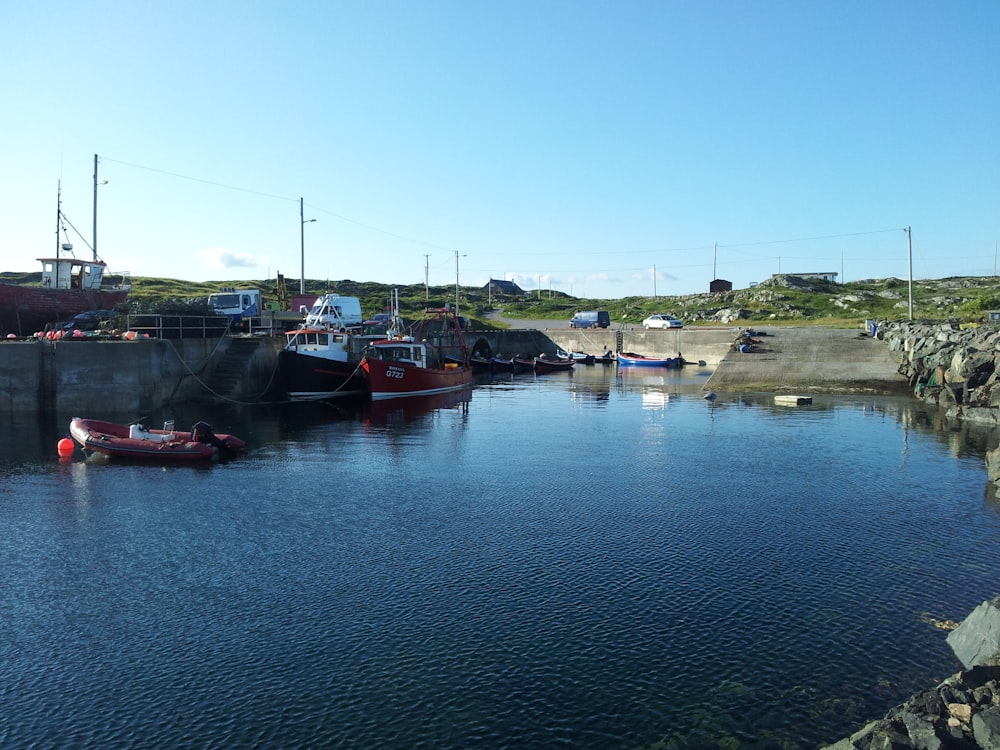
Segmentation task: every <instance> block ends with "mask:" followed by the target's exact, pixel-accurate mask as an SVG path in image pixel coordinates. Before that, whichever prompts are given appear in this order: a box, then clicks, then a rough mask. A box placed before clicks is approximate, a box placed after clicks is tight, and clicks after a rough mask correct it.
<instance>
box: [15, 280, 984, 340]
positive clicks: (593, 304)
mask: <svg viewBox="0 0 1000 750" xmlns="http://www.w3.org/2000/svg"><path fill="white" fill-rule="evenodd" d="M39 280H40V274H38V273H34V274H31V273H0V281H6V282H12V283H31V282H35V283H37V282H38V281H39ZM132 284H133V289H132V294H131V296H130V301H129V306H130V311H132V312H161V313H187V314H199V315H200V314H205V313H206V312H207V305H206V301H207V298H208V295H209V294H211V293H212V292H217V291H219V290H220V289H222V288H223V287H227V286H232V287H237V288H259V289H261V290H263V291H264V295H265V298H266V299H267V300H269V301H275V302H276V301H277V300H278V289H277V282H276V281H275V280H274V279H270V280H260V281H205V282H193V281H183V280H180V279H159V278H148V277H133V278H132ZM394 290H398V292H399V300H400V307H401V313H402V314H403V315H404V316H406V317H410V318H413V317H419V315H420V311H421V310H422V309H423V308H424V307H425V306H433V307H438V306H441V305H444V304H445V303H454V302H455V287H454V286H432V287H430V289H429V290H425V288H424V285H423V284H411V285H393V284H378V283H374V282H358V281H350V280H342V281H335V282H327V281H317V280H307V281H306V293H307V294H311V295H318V294H321V293H323V292H325V291H330V292H336V293H338V294H342V295H347V296H353V297H358V298H359V299H360V300H361V306H362V310H363V311H364V313H365V314H366V315H372V314H374V313H376V312H381V311H382V310H384V309H386V308H387V306H388V305H389V304H390V301H391V299H392V295H393V291H394ZM297 293H298V282H297V280H296V281H294V282H293V283H292V284H290V285H289V288H288V295H289V299H290V297H291V295H293V294H297ZM909 296H910V294H909V283H908V282H907V281H905V280H901V279H896V278H887V279H866V280H862V281H854V282H849V283H846V284H835V283H831V282H826V281H818V280H812V279H809V280H805V279H801V278H798V277H796V276H789V275H779V276H775V277H773V278H772V279H770V280H768V281H767V282H764V283H761V284H759V285H758V286H755V287H752V288H749V289H737V290H733V291H731V292H721V293H715V294H711V293H704V294H689V295H682V296H660V297H658V298H656V299H654V298H653V297H624V298H621V299H587V298H577V297H572V296H570V295H568V294H565V293H563V292H557V291H551V292H546V291H543V292H542V293H541V296H538V295H530V296H503V295H497V294H494V295H492V297H490V296H488V295H487V293H486V292H485V291H483V290H482V289H479V288H472V287H462V288H461V289H460V293H459V307H460V311H461V312H462V313H463V314H464V315H468V316H469V317H472V318H475V319H476V320H479V321H483V320H485V319H486V317H487V314H488V313H489V312H490V311H491V310H501V311H502V314H503V317H507V318H527V319H543V320H544V319H548V320H565V321H568V320H569V319H570V317H572V315H573V313H574V312H575V311H577V310H596V309H601V310H608V311H609V312H610V314H611V319H612V321H613V322H614V324H616V325H617V324H620V323H627V324H631V325H636V324H638V323H639V322H640V321H641V320H642V319H643V318H645V317H646V316H647V315H649V314H651V313H654V312H659V313H667V314H670V315H673V316H674V317H677V318H680V319H682V320H684V321H685V322H686V323H687V324H689V325H692V324H693V325H697V324H699V323H702V324H717V323H731V322H733V321H736V320H745V321H754V322H773V323H782V324H785V325H788V324H797V323H802V324H827V325H838V326H840V325H843V326H850V327H853V326H856V325H860V324H862V323H863V322H864V321H865V320H867V319H869V318H872V319H885V320H898V319H905V318H907V317H908V316H909ZM913 308H914V317H915V318H919V319H922V320H952V321H957V322H972V321H979V320H982V319H983V318H984V317H985V315H986V312H987V311H989V310H1000V279H998V278H997V277H994V276H983V277H979V276H963V277H950V278H944V279H922V280H919V281H914V282H913Z"/></svg>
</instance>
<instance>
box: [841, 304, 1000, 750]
mask: <svg viewBox="0 0 1000 750" xmlns="http://www.w3.org/2000/svg"><path fill="white" fill-rule="evenodd" d="M874 335H875V336H876V338H878V339H881V340H883V341H885V343H886V344H887V345H888V347H889V349H890V351H892V352H893V353H894V356H895V357H896V358H897V359H898V361H899V372H900V374H901V375H903V376H904V377H906V378H907V381H908V383H909V386H910V388H912V389H913V395H914V396H915V397H916V398H918V399H919V400H921V401H923V402H924V403H926V404H928V405H934V406H937V407H940V408H942V409H944V410H945V414H946V419H954V420H964V421H968V422H975V423H979V424H984V425H987V426H1000V328H997V327H994V326H979V327H974V328H961V327H959V326H957V325H952V324H947V323H921V322H914V321H904V322H881V323H877V324H876V325H875V328H874ZM986 465H987V473H988V475H989V480H990V484H991V486H992V488H993V492H994V495H995V496H997V497H1000V448H994V449H992V450H990V451H988V452H987V458H986ZM948 643H949V645H951V647H952V649H953V650H954V651H955V654H956V656H958V658H959V660H960V661H961V662H962V664H963V666H964V667H965V669H964V670H963V671H961V672H959V673H958V674H956V675H953V676H952V677H949V678H948V679H945V680H943V681H942V682H941V683H940V684H938V685H937V686H936V687H934V688H931V689H929V690H925V691H924V692H921V693H918V694H917V695H914V696H913V697H911V698H910V699H909V700H907V701H906V702H905V703H902V704H900V705H899V706H896V707H895V708H893V709H891V710H890V711H889V712H888V713H887V714H886V715H885V717H884V718H882V719H880V720H878V721H873V722H871V723H870V724H868V725H867V726H865V727H864V728H862V729H860V730H859V731H857V732H855V733H854V734H852V735H851V736H850V737H847V738H845V739H842V740H840V741H839V742H837V743H835V744H833V745H830V746H829V749H830V750H875V749H876V748H878V749H879V750H882V749H883V748H886V749H888V748H892V749H893V750H910V749H912V750H918V749H920V750H925V749H926V750H936V749H940V750H949V749H951V748H954V749H955V750H976V749H980V748H981V749H983V750H1000V597H997V598H996V599H993V600H992V601H988V602H983V604H981V605H980V606H979V607H977V608H976V610H975V611H973V612H972V613H971V614H970V615H969V617H968V618H966V620H965V621H964V622H963V623H962V624H961V625H959V626H958V628H957V629H956V630H954V631H952V632H951V633H950V634H949V636H948Z"/></svg>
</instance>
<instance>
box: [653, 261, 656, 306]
mask: <svg viewBox="0 0 1000 750" xmlns="http://www.w3.org/2000/svg"><path fill="white" fill-rule="evenodd" d="M653 302H656V264H655V263H654V264H653Z"/></svg>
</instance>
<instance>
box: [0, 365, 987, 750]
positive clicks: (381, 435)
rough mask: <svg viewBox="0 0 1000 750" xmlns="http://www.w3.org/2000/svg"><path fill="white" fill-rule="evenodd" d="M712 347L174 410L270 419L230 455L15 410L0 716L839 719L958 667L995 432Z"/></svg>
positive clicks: (278, 723) (735, 739)
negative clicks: (763, 381) (654, 367)
mask: <svg viewBox="0 0 1000 750" xmlns="http://www.w3.org/2000/svg"><path fill="white" fill-rule="evenodd" d="M703 375H704V374H701V375H699V374H698V373H690V372H685V373H683V374H677V373H667V374H662V375H660V374H648V373H641V374H634V373H629V374H622V375H616V373H615V370H614V368H607V369H604V368H600V367H599V368H578V371H577V372H576V373H573V374H572V376H569V375H567V374H565V373H559V374H553V375H549V376H544V377H538V378H534V377H528V378H522V377H521V376H518V378H517V379H508V380H505V381H497V382H494V383H492V384H481V385H478V386H477V387H476V388H475V389H474V390H473V391H472V392H471V395H469V394H465V396H464V398H463V399H456V398H452V399H448V400H446V401H448V402H450V403H448V402H446V403H444V404H436V405H423V404H419V403H413V404H409V405H407V407H406V408H405V409H398V410H397V409H395V407H392V406H388V407H379V410H378V411H367V410H365V409H359V410H345V411H341V410H337V409H330V408H326V407H318V406H315V405H313V406H307V407H294V408H292V407H288V408H279V407H254V408H249V407H247V408H241V409H238V410H231V411H226V412H219V413H214V414H205V413H197V414H182V415H176V414H165V415H151V417H152V418H151V419H149V420H148V422H147V423H149V422H155V421H156V419H160V418H164V417H175V418H177V419H178V421H179V425H180V424H183V423H184V420H185V419H189V420H191V421H194V420H195V419H197V418H208V421H210V422H212V423H213V425H214V426H215V428H216V430H217V431H220V432H230V431H231V432H235V433H236V434H239V435H241V436H242V437H245V438H247V439H248V440H249V442H250V444H251V447H252V450H251V452H250V453H249V455H247V456H245V457H242V458H239V459H237V460H234V461H231V462H227V463H222V464H218V465H212V466H207V467H190V466H167V467H162V466H157V465H148V464H147V465H134V464H128V463H120V462H113V461H106V460H99V459H95V458H91V459H87V460H84V459H83V458H82V457H81V456H79V455H77V456H76V457H75V458H74V459H72V460H69V461H60V460H59V459H58V458H57V457H56V451H55V442H56V441H57V440H58V438H59V437H61V436H62V435H63V434H65V425H66V424H67V423H68V421H69V417H71V416H73V415H65V416H60V417H58V418H52V419H51V420H47V419H43V420H42V424H41V426H39V424H38V420H37V419H34V418H32V419H27V418H23V419H22V418H17V419H9V420H8V421H7V423H6V424H5V429H4V433H5V434H6V435H7V437H5V438H3V439H2V440H3V441H5V442H3V443H0V448H2V456H0V478H2V483H0V715H2V716H3V721H2V722H0V746H4V747H24V746H28V745H30V744H32V743H35V744H36V745H37V746H43V747H50V746H52V747H54V746H62V747H83V746H90V747H101V748H126V747H182V746H197V747H205V748H232V747H250V746H259V747H343V748H375V747H400V748H435V749H436V748H480V747H481V748H505V747H506V748H551V747H560V746H561V747H573V748H650V749H651V748H704V747H737V746H738V747H744V748H765V747H794V748H797V747H801V748H809V747H816V746H818V745H820V744H822V743H824V742H832V741H834V740H835V739H837V738H838V737H839V736H841V735H845V734H847V733H849V732H851V731H854V730H855V729H857V728H859V727H860V726H861V725H862V724H863V723H864V722H866V721H867V720H869V719H871V718H875V717H876V716H880V715H881V714H882V713H884V712H885V710H887V709H888V708H889V707H890V706H892V705H893V704H895V703H897V702H899V701H900V700H902V699H904V698H905V697H906V696H908V695H909V694H911V693H913V692H916V691H918V690H921V689H924V688H926V687H930V686H931V685H932V684H933V681H934V679H936V678H940V677H943V676H945V675H948V674H951V673H953V672H955V671H957V669H958V668H959V666H960V665H959V664H958V663H957V661H956V660H955V659H954V656H953V655H952V653H951V651H950V649H949V648H948V646H947V644H946V643H945V640H944V638H945V635H946V634H945V633H944V632H943V631H941V630H939V629H937V628H935V627H933V625H932V624H931V622H930V620H931V619H935V618H936V619H945V618H952V619H961V618H962V617H964V616H965V615H966V614H967V613H968V612H969V611H971V609H972V608H974V607H975V606H976V605H977V604H979V602H980V601H982V600H983V599H985V598H988V597H990V596H993V595H995V594H997V593H998V588H1000V586H998V581H997V578H996V574H995V561H996V560H997V559H1000V507H998V504H997V503H996V501H993V500H990V499H988V498H987V497H986V495H985V492H984V490H985V484H986V474H985V469H984V465H983V449H984V447H992V445H990V442H991V440H992V439H993V438H992V436H990V435H981V434H977V433H975V432H969V431H966V430H962V431H955V430H948V429H946V428H945V427H943V426H942V425H941V423H940V421H939V419H938V418H937V417H936V416H934V415H933V414H927V413H925V412H924V411H923V410H922V408H921V407H920V406H919V405H918V404H915V403H913V402H912V401H910V400H908V399H862V398H858V397H841V398H832V397H830V398H825V397H821V398H817V399H816V402H815V403H814V404H813V405H811V406H804V407H798V408H788V407H775V406H774V405H773V403H772V399H771V398H770V397H769V396H764V395H755V396H744V397H741V398H736V397H720V398H719V399H717V400H716V401H714V402H711V401H707V400H705V399H703V398H702V397H701V396H700V394H698V393H697V386H698V384H699V378H703ZM83 416H98V417H99V416H104V414H102V413H99V412H96V411H95V412H91V413H87V414H84V415H83ZM737 743H738V744H737Z"/></svg>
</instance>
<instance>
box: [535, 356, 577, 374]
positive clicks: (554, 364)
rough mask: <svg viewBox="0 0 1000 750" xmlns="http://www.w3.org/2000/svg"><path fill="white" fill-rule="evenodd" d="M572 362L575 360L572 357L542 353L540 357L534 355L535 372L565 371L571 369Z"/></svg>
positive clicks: (574, 362)
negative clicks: (555, 356)
mask: <svg viewBox="0 0 1000 750" xmlns="http://www.w3.org/2000/svg"><path fill="white" fill-rule="evenodd" d="M574 364H576V361H575V360H574V359H573V358H572V357H565V358H563V357H557V358H552V357H549V356H547V355H545V354H543V355H541V356H540V357H535V372H536V373H544V372H565V371H566V370H572V369H573V365H574Z"/></svg>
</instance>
